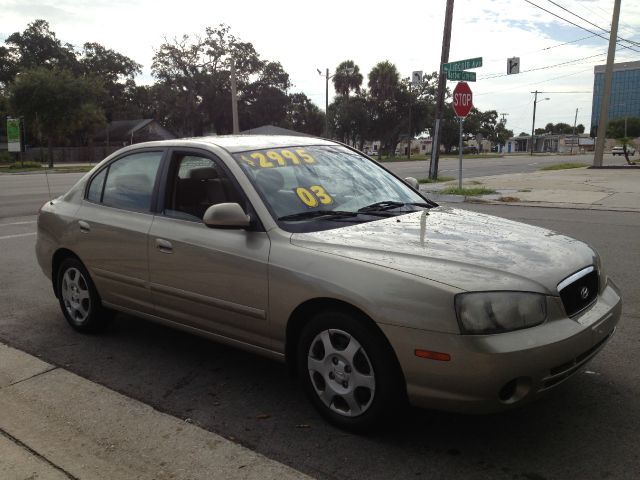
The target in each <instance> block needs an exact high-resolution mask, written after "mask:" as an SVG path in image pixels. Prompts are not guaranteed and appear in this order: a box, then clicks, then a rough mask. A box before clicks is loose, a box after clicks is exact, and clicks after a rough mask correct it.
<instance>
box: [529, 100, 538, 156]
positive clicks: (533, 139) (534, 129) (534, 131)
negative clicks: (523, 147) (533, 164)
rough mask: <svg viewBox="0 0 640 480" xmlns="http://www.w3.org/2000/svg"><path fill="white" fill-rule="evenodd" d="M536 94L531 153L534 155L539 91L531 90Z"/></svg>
mask: <svg viewBox="0 0 640 480" xmlns="http://www.w3.org/2000/svg"><path fill="white" fill-rule="evenodd" d="M531 93H534V94H535V97H533V124H532V125H531V155H533V149H534V143H535V136H534V135H535V133H536V104H537V103H538V91H537V90H536V91H535V92H531Z"/></svg>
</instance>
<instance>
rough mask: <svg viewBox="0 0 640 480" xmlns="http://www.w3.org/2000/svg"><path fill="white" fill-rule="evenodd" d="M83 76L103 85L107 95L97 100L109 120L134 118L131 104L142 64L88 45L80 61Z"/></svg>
mask: <svg viewBox="0 0 640 480" xmlns="http://www.w3.org/2000/svg"><path fill="white" fill-rule="evenodd" d="M79 63H80V67H81V69H82V74H83V75H90V76H94V77H96V78H99V79H100V81H101V82H102V84H103V86H104V96H103V97H102V98H100V99H99V100H98V101H99V102H100V105H101V106H102V108H103V109H104V111H105V114H106V116H107V119H108V120H109V121H111V120H121V119H126V118H133V117H135V116H136V115H133V116H132V115H131V114H132V113H133V110H134V109H133V108H132V105H131V102H132V101H133V98H132V96H133V95H134V93H133V90H135V88H136V84H135V81H134V78H135V76H136V74H138V73H141V71H142V70H141V69H142V65H140V64H139V63H137V62H135V61H134V60H132V59H131V58H129V57H127V56H125V55H122V54H120V53H118V52H116V51H114V50H111V49H108V48H105V47H104V46H102V45H100V44H99V43H85V44H84V46H83V51H82V55H81V57H80V60H79Z"/></svg>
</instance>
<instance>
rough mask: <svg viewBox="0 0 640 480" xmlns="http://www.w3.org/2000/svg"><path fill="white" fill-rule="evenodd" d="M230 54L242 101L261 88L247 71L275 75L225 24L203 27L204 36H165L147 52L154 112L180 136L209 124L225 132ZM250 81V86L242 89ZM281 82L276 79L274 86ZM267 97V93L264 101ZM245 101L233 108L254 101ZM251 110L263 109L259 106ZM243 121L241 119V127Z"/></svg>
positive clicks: (195, 132)
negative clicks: (153, 84)
mask: <svg viewBox="0 0 640 480" xmlns="http://www.w3.org/2000/svg"><path fill="white" fill-rule="evenodd" d="M232 59H233V60H234V63H235V72H236V78H237V84H238V91H239V96H242V94H243V93H246V102H251V101H253V100H255V98H256V95H257V93H258V92H259V91H260V90H261V89H260V88H259V87H260V86H261V85H255V82H252V81H251V78H252V77H253V76H255V75H260V74H263V75H262V76H261V77H260V78H261V79H262V80H263V79H264V78H270V79H271V78H273V75H275V76H276V77H277V76H278V73H277V72H274V70H275V71H277V70H278V69H277V68H274V67H271V66H269V64H270V62H264V61H262V60H260V58H259V56H258V53H257V52H256V51H255V49H254V48H253V45H252V44H251V43H245V42H241V41H240V40H238V39H237V38H236V37H235V36H233V35H232V34H231V33H230V29H229V27H228V26H226V25H220V26H219V27H217V28H207V29H206V30H205V35H204V36H199V35H196V36H194V37H193V38H192V37H190V36H188V35H183V36H182V38H180V39H173V40H172V41H170V40H167V39H165V43H163V44H162V45H161V46H160V48H159V49H158V50H157V51H156V53H155V55H154V57H153V63H152V67H151V68H152V73H153V75H154V76H155V77H156V79H157V80H158V82H157V89H156V94H158V98H159V99H160V101H159V103H160V104H161V105H162V106H163V110H162V112H160V115H161V117H163V118H164V119H165V120H166V121H167V123H168V126H169V127H170V128H171V129H173V130H174V131H176V132H178V133H180V134H183V135H202V134H203V132H204V131H205V130H209V129H213V130H215V131H216V132H218V133H225V132H230V131H231V112H230V109H231V94H230V65H231V60H232ZM265 69H266V71H264V70H265ZM270 69H271V70H270ZM260 81H261V80H260V79H259V82H260ZM279 81H281V79H280V80H279ZM287 81H288V80H287ZM252 83H253V87H252V88H247V87H248V86H249V85H251V84H252ZM262 86H263V85H262ZM281 86H282V84H281V83H280V84H279V85H276V86H275V88H276V89H279V87H281ZM262 90H263V91H265V90H264V89H262ZM269 93H274V92H269ZM274 95H276V96H279V95H277V94H275V93H274ZM272 100H273V99H272V98H270V99H269V100H267V103H271V102H272ZM245 106H246V107H247V108H242V107H239V110H242V111H243V112H244V113H243V114H244V115H249V113H248V112H250V111H251V108H250V107H251V106H254V105H253V104H252V105H245ZM256 109H257V110H261V109H262V110H264V105H263V106H262V107H256ZM254 113H255V112H254ZM254 116H257V114H256V115H254ZM276 116H278V115H276ZM244 120H245V119H242V118H241V122H240V123H241V125H242V126H244V124H245V123H244ZM251 121H253V120H251V119H249V122H251Z"/></svg>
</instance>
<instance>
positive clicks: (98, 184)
mask: <svg viewBox="0 0 640 480" xmlns="http://www.w3.org/2000/svg"><path fill="white" fill-rule="evenodd" d="M106 176H107V169H106V168H105V169H104V170H102V171H101V172H100V173H99V174H98V175H96V176H95V177H93V180H91V185H89V192H88V193H87V200H89V201H90V202H94V203H100V202H101V201H102V187H103V186H104V179H105V177H106Z"/></svg>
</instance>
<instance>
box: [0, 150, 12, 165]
mask: <svg viewBox="0 0 640 480" xmlns="http://www.w3.org/2000/svg"><path fill="white" fill-rule="evenodd" d="M13 160H14V156H13V155H12V154H10V153H9V152H7V151H4V150H3V151H1V152H0V163H11V162H13Z"/></svg>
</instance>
